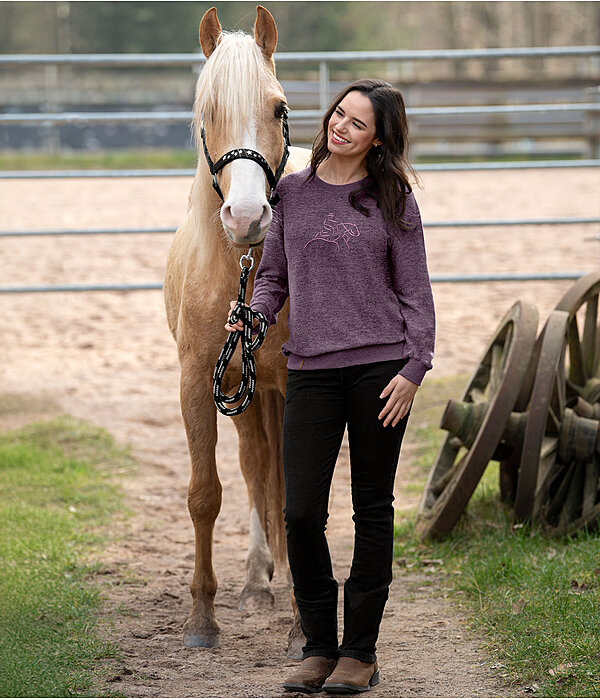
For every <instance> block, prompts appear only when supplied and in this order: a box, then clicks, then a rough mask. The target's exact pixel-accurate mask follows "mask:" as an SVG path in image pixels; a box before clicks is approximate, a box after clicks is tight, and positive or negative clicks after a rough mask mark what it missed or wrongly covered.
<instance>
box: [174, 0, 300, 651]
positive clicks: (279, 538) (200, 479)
mask: <svg viewBox="0 0 600 700" xmlns="http://www.w3.org/2000/svg"><path fill="white" fill-rule="evenodd" d="M199 37H200V45H201V48H202V51H203V53H204V55H205V56H206V63H205V65H204V67H203V70H202V72H201V74H200V76H199V78H198V81H197V84H196V93H195V100H194V117H193V122H192V129H193V132H194V135H195V140H196V143H197V144H198V156H199V157H198V165H197V169H196V172H195V176H194V181H193V184H192V187H191V191H190V195H189V199H188V207H187V212H186V214H185V217H184V219H183V221H182V223H181V225H180V226H179V227H178V229H177V231H176V234H175V237H174V239H173V242H172V245H171V248H170V250H169V254H168V257H167V263H166V270H165V281H164V297H165V308H166V314H167V320H168V324H169V328H170V330H171V332H172V334H173V337H174V338H175V341H176V343H177V350H178V355H179V362H180V366H181V379H180V401H181V412H182V415H183V420H184V424H185V430H186V434H187V440H188V447H189V453H190V459H191V478H190V482H189V487H188V509H189V513H190V516H191V519H192V522H193V525H194V530H195V566H194V573H193V578H192V583H191V587H190V590H191V595H192V608H191V611H190V614H189V616H188V618H187V620H186V622H185V624H184V628H183V643H184V645H185V646H188V647H208V648H210V647H214V646H218V645H219V632H220V630H219V624H218V622H217V619H216V617H215V609H214V599H215V594H216V591H217V579H216V576H215V572H214V570H213V565H212V539H213V529H214V523H215V520H216V518H217V516H218V514H219V511H220V508H221V502H222V486H221V483H220V481H219V476H218V471H217V464H216V458H215V448H216V444H217V411H216V407H215V404H214V401H213V393H212V376H213V370H214V366H215V363H216V360H217V358H218V355H219V351H220V349H221V347H222V346H223V344H224V341H225V340H226V336H227V333H226V331H225V330H224V323H225V320H226V317H227V313H228V312H229V301H230V300H231V299H235V298H236V297H237V286H238V281H239V275H240V252H241V251H242V250H247V249H248V248H249V247H253V251H254V257H255V258H256V263H258V262H259V261H260V257H261V253H262V242H263V240H264V238H265V236H266V234H267V231H268V229H269V224H270V222H271V219H272V209H271V206H270V203H269V200H268V199H267V193H266V190H267V187H268V186H267V183H266V182H265V172H263V166H261V165H259V164H258V163H257V162H255V161H254V160H247V159H240V160H233V161H232V162H230V163H228V164H227V165H226V167H224V168H223V169H222V170H221V171H220V172H219V174H218V188H220V193H221V194H222V197H223V200H224V201H223V202H221V199H220V197H219V194H218V193H217V191H216V188H215V187H214V185H213V179H212V176H211V173H210V169H209V165H208V161H207V158H206V157H205V155H204V153H203V152H202V150H204V149H206V154H210V156H209V158H210V159H211V160H212V161H216V160H217V158H219V157H220V156H221V155H222V154H224V153H226V152H228V151H229V150H230V149H238V148H244V149H252V150H253V151H257V152H258V153H260V154H261V155H262V156H264V158H265V159H266V161H267V163H268V164H269V166H270V167H271V170H272V172H275V170H276V169H277V165H278V164H279V163H281V159H282V157H283V153H284V147H285V143H284V135H283V130H282V120H283V119H284V118H285V114H286V110H287V103H286V98H285V95H284V93H283V89H282V87H281V85H280V83H279V82H278V80H277V78H276V74H275V63H274V60H273V53H274V51H275V47H276V44H277V27H276V24H275V20H274V19H273V17H272V16H271V14H270V13H269V12H268V11H267V10H266V9H265V8H263V7H261V6H258V7H257V15H256V22H255V25H254V36H251V35H249V34H245V33H243V32H223V31H222V29H221V25H220V23H219V20H218V17H217V11H216V8H214V7H213V8H211V9H210V10H208V11H207V12H206V13H205V15H204V16H203V18H202V20H201V22H200V29H199ZM201 140H202V141H203V145H202V150H201V148H200V145H199V144H200V142H201ZM309 153H310V152H309V151H308V150H307V149H302V148H294V147H290V149H289V159H288V161H287V165H286V167H285V171H284V172H285V173H287V172H291V171H294V170H298V169H300V168H301V167H305V166H306V164H307V162H308V158H309ZM251 293H252V280H250V282H249V285H248V294H249V295H251ZM249 299H250V296H248V297H247V300H249ZM288 309H289V306H288V302H286V305H285V307H284V308H283V309H282V311H281V312H280V313H279V315H278V320H277V323H276V324H274V325H272V326H271V327H270V329H269V332H268V335H267V338H266V340H265V341H264V343H263V345H262V346H261V348H260V349H259V350H258V351H257V352H256V355H255V359H256V369H257V390H256V394H255V396H254V398H253V400H252V403H251V404H250V406H249V407H248V408H247V409H246V410H245V411H244V412H243V413H241V414H240V415H237V416H233V417H232V420H233V421H234V424H235V427H236V429H237V433H238V438H239V459H240V466H241V470H242V473H243V476H244V479H245V482H246V486H247V491H248V497H249V510H250V519H249V547H248V552H247V557H246V580H245V584H244V587H243V589H242V591H241V595H240V607H241V608H242V609H244V608H246V609H249V608H253V609H256V608H259V609H260V608H265V607H269V606H272V605H273V602H274V596H273V593H272V592H271V587H270V582H271V579H272V576H273V572H274V566H275V563H276V562H277V563H282V562H283V561H284V560H285V558H286V548H285V527H284V522H283V476H282V457H281V440H282V437H281V433H282V424H283V400H284V399H283V397H284V393H285V384H286V379H287V368H286V365H285V358H284V357H283V355H282V353H281V350H280V348H281V344H282V343H283V342H285V341H286V340H287V337H288V326H287V317H288ZM240 376H241V352H240V348H239V347H238V348H237V350H236V352H235V354H234V356H233V358H232V360H231V362H230V364H229V368H228V371H227V374H226V376H225V377H224V380H223V391H224V392H225V393H227V394H232V393H234V390H235V389H236V388H237V386H238V384H239V381H240ZM292 605H293V607H294V611H295V623H294V626H293V627H292V629H291V630H290V634H289V642H288V655H290V656H293V657H297V656H298V655H299V651H300V647H301V643H302V633H301V631H300V627H299V618H298V614H297V609H296V608H295V606H294V601H293V596H292Z"/></svg>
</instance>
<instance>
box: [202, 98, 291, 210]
mask: <svg viewBox="0 0 600 700" xmlns="http://www.w3.org/2000/svg"><path fill="white" fill-rule="evenodd" d="M281 130H282V131H283V140H284V146H283V155H282V156H281V162H280V163H279V167H278V168H277V171H276V172H275V174H273V171H272V170H271V166H270V165H269V164H268V163H267V161H266V159H265V158H264V157H263V156H261V154H260V153H258V152H257V151H253V150H252V149H250V148H235V149H234V150H232V151H228V152H227V153H226V154H225V155H224V156H221V157H220V158H219V160H218V161H217V162H216V163H213V162H212V159H211V157H210V155H209V153H208V148H207V146H206V132H205V130H204V118H202V124H201V127H200V135H201V136H202V146H203V147H204V155H205V157H206V162H207V163H208V169H209V170H210V174H211V175H212V178H213V181H212V186H213V187H214V188H215V191H216V193H217V194H218V195H219V197H220V198H221V200H222V201H223V202H224V201H225V197H223V193H222V192H221V188H220V187H219V183H218V181H217V173H218V172H219V171H220V170H222V169H223V168H224V167H225V166H226V165H227V164H228V163H231V162H233V161H234V160H239V159H246V160H253V161H254V162H255V163H258V164H259V165H260V167H261V168H262V169H263V170H264V171H265V175H266V176H267V180H268V181H269V187H270V188H271V192H270V193H269V204H270V205H271V206H272V207H274V206H275V205H276V204H277V202H278V201H279V195H276V194H273V191H274V190H275V188H276V187H277V183H278V182H279V180H280V179H281V176H282V175H283V170H284V168H285V165H286V163H287V160H288V157H289V155H290V131H289V126H288V120H287V113H285V112H284V114H283V117H282V119H281Z"/></svg>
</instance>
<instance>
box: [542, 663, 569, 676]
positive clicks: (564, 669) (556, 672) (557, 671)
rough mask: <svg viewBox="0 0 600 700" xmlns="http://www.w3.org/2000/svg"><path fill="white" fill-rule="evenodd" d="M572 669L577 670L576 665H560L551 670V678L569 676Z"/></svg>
mask: <svg viewBox="0 0 600 700" xmlns="http://www.w3.org/2000/svg"><path fill="white" fill-rule="evenodd" d="M572 668H575V664H573V663H570V662H567V663H564V664H558V666H556V667H555V668H551V669H549V670H548V673H549V674H550V675H551V676H564V675H565V674H568V673H569V671H570V670H571V669H572Z"/></svg>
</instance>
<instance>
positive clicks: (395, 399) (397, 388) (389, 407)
mask: <svg viewBox="0 0 600 700" xmlns="http://www.w3.org/2000/svg"><path fill="white" fill-rule="evenodd" d="M418 388H419V385H418V384H413V382H411V381H410V380H408V379H406V377H403V376H402V375H400V374H397V375H396V376H395V377H394V378H393V379H392V380H391V381H390V383H389V384H388V385H387V386H386V387H385V389H384V390H383V391H382V392H381V394H380V396H379V398H380V399H383V398H385V397H386V396H389V397H390V398H389V399H388V401H387V403H386V404H385V406H384V408H383V410H382V411H381V413H380V414H379V416H377V417H378V418H379V420H382V419H383V418H385V420H384V422H383V427H384V428H387V426H388V425H389V424H390V423H391V424H392V427H395V426H396V424H397V423H398V421H400V420H402V418H404V416H405V415H406V414H407V413H408V411H409V409H410V405H411V403H412V400H413V399H414V398H415V394H416V393H417V389H418ZM386 416H387V417H386Z"/></svg>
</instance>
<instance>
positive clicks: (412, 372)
mask: <svg viewBox="0 0 600 700" xmlns="http://www.w3.org/2000/svg"><path fill="white" fill-rule="evenodd" d="M428 369H430V368H429V367H428V366H427V365H425V364H423V363H422V362H421V361H420V360H415V359H414V358H413V357H411V358H410V359H409V360H408V362H407V363H406V364H405V365H404V367H403V368H402V369H401V370H400V371H399V372H398V374H399V375H401V376H402V377H404V378H405V379H408V381H409V382H412V383H413V384H417V385H420V384H421V382H422V381H423V377H424V376H425V372H427V370H428Z"/></svg>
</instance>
